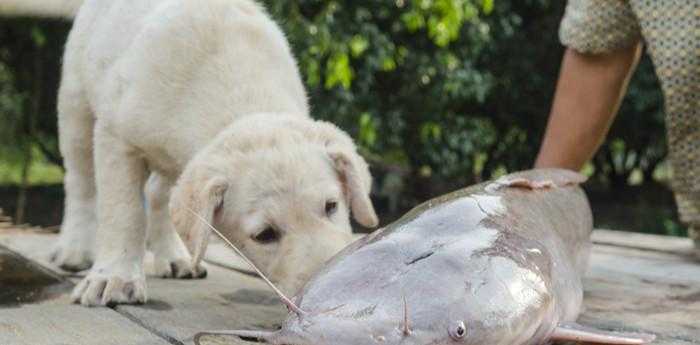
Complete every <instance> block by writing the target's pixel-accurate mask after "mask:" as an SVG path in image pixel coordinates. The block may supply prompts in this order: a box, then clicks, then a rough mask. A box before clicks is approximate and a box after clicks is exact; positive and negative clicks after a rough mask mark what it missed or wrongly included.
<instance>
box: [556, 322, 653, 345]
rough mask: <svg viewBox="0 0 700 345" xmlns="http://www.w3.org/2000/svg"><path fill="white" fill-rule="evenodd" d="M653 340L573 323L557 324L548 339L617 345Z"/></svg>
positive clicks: (647, 337) (646, 334)
mask: <svg viewBox="0 0 700 345" xmlns="http://www.w3.org/2000/svg"><path fill="white" fill-rule="evenodd" d="M654 339H656V336H655V335H653V334H648V333H630V332H614V331H604V330H600V329H596V328H592V327H587V326H583V325H579V324H577V323H574V322H565V323H561V324H559V326H557V328H555V329H554V332H552V334H551V335H550V338H549V340H552V341H585V342H589V343H597V344H617V345H635V344H648V343H651V342H652V341H654Z"/></svg>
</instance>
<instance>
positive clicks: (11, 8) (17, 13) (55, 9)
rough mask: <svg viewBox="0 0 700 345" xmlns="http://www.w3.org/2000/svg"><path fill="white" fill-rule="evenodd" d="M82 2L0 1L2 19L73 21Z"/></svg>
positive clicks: (59, 0) (55, 0)
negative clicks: (42, 18)
mask: <svg viewBox="0 0 700 345" xmlns="http://www.w3.org/2000/svg"><path fill="white" fill-rule="evenodd" d="M83 2H84V0H0V16H2V17H49V18H65V19H73V18H75V15H76V13H78V9H79V8H80V5H82V4H83Z"/></svg>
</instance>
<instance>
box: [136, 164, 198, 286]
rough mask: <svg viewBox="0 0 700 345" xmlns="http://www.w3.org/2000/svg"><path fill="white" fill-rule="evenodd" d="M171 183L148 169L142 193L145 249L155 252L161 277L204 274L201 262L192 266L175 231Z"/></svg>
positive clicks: (156, 273)
mask: <svg viewBox="0 0 700 345" xmlns="http://www.w3.org/2000/svg"><path fill="white" fill-rule="evenodd" d="M171 187H172V183H169V181H168V180H167V179H166V178H164V177H163V176H161V175H159V174H157V173H155V172H154V173H151V176H150V177H149V178H148V181H147V182H146V188H145V194H146V204H147V206H146V207H147V210H148V213H147V215H148V216H147V220H148V227H147V229H148V242H147V243H148V249H149V250H150V251H151V252H152V253H153V256H154V268H155V272H154V273H155V275H156V276H159V277H163V278H179V279H188V278H204V277H205V276H206V275H207V271H206V269H205V268H204V267H203V266H201V265H200V266H197V267H192V258H191V256H190V254H189V253H188V251H187V248H186V247H185V244H184V243H183V242H182V240H181V239H180V237H179V236H178V235H177V233H176V232H175V228H174V227H173V224H172V222H171V221H170V214H169V213H168V201H169V199H170V188H171Z"/></svg>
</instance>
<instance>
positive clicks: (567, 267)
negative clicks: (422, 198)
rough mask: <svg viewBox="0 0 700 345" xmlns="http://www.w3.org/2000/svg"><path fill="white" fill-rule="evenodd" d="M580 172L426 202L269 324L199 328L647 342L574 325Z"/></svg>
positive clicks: (277, 335) (307, 339) (482, 342)
mask: <svg viewBox="0 0 700 345" xmlns="http://www.w3.org/2000/svg"><path fill="white" fill-rule="evenodd" d="M584 180H585V178H584V177H583V176H581V175H579V174H577V173H574V172H571V171H567V170H559V169H544V170H530V171H523V172H518V173H514V174H510V175H506V176H504V177H502V178H500V179H498V180H496V181H493V182H487V183H483V184H479V185H476V186H472V187H469V188H466V189H462V190H458V191H456V192H453V193H450V194H447V195H444V196H441V197H438V198H435V199H432V200H430V201H428V202H425V203H423V204H422V205H420V206H418V207H416V208H415V209H413V210H412V211H410V212H409V213H408V214H406V215H405V216H403V217H402V218H401V219H399V220H398V221H396V222H394V223H392V224H390V225H388V226H387V227H385V228H383V229H381V230H379V231H377V232H375V233H373V234H371V235H368V236H366V237H364V238H362V239H360V240H358V241H357V242H355V243H353V244H351V245H350V246H348V247H347V248H345V249H344V250H343V251H341V252H340V253H338V254H337V255H336V256H335V257H334V258H333V259H331V261H329V262H328V264H327V265H326V266H325V267H324V268H323V269H322V270H321V271H320V272H318V273H317V274H316V275H315V276H314V277H312V278H311V280H310V281H309V282H308V283H307V284H306V286H305V287H304V288H303V289H302V290H301V292H300V293H299V294H298V295H297V296H296V297H295V298H293V300H291V301H290V300H288V299H286V298H285V297H284V296H282V298H283V302H284V303H285V304H287V306H288V307H289V309H290V314H289V316H288V318H287V320H286V321H285V322H284V324H283V325H282V328H281V329H280V330H277V331H222V332H203V333H200V334H198V335H197V336H196V337H195V341H196V342H197V343H199V340H200V338H201V336H202V335H205V334H212V333H214V334H227V335H234V336H237V337H241V338H244V339H246V338H247V339H253V338H256V339H259V340H263V341H265V342H268V343H271V344H278V345H279V344H296V345H370V344H387V345H394V344H406V345H409V344H416V345H418V344H419V345H438V344H474V345H506V344H507V345H525V344H547V343H550V342H552V341H566V340H578V341H586V342H592V343H601V344H644V343H648V342H651V341H653V339H654V336H653V335H648V334H639V333H619V332H608V331H601V330H596V329H591V328H587V327H583V326H579V325H577V324H576V323H575V320H576V318H577V317H578V315H579V312H580V311H581V304H582V300H583V288H582V282H581V278H582V276H583V274H584V271H585V270H586V265H587V261H588V257H589V253H590V248H591V242H590V235H591V230H592V219H591V210H590V207H589V205H588V201H587V199H586V196H585V194H584V192H583V191H582V190H581V189H580V188H579V187H578V185H579V184H580V183H581V182H583V181H584Z"/></svg>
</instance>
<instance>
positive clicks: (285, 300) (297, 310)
mask: <svg viewBox="0 0 700 345" xmlns="http://www.w3.org/2000/svg"><path fill="white" fill-rule="evenodd" d="M188 210H189V211H190V212H192V214H193V215H195V216H196V217H197V218H199V220H200V221H202V222H204V224H206V225H207V226H208V227H209V229H211V231H213V232H214V233H215V234H216V235H217V236H219V238H221V239H222V240H223V241H224V242H226V244H228V246H229V247H231V249H233V250H234V251H235V252H236V253H237V254H238V255H240V256H241V258H243V261H245V262H246V263H247V264H248V265H250V267H252V268H253V270H255V272H256V273H257V274H258V275H259V276H260V278H262V280H264V281H265V283H267V285H268V286H270V288H271V289H272V291H274V292H275V293H276V294H277V296H278V297H279V298H280V300H282V303H284V305H286V306H287V308H289V310H291V311H293V312H294V313H296V314H297V315H299V316H301V315H303V314H306V313H305V312H304V311H303V310H301V309H300V308H299V307H298V306H297V305H296V304H294V302H292V300H291V299H289V298H287V296H285V295H284V294H283V293H282V291H280V289H278V288H277V286H275V284H273V283H272V282H271V281H270V279H267V277H266V276H265V274H263V273H262V271H260V270H259V269H258V267H257V266H255V264H254V263H253V262H252V261H250V259H248V257H247V256H245V254H243V252H241V251H240V250H239V249H238V247H236V246H235V245H233V243H231V241H229V240H228V239H227V238H226V237H224V235H222V234H221V232H219V230H216V228H215V227H214V226H213V225H211V224H209V222H207V220H206V219H204V217H202V216H200V215H199V214H198V213H197V212H195V211H193V210H192V209H189V208H188Z"/></svg>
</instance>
